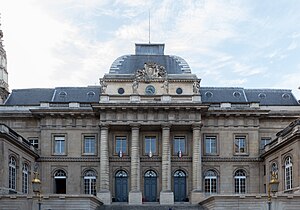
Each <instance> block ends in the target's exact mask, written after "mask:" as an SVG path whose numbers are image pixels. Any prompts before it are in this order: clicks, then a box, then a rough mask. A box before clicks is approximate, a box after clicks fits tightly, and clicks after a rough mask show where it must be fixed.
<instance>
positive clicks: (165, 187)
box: [159, 124, 174, 205]
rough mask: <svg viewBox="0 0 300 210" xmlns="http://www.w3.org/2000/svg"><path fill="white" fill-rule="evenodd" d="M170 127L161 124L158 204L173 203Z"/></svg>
mask: <svg viewBox="0 0 300 210" xmlns="http://www.w3.org/2000/svg"><path fill="white" fill-rule="evenodd" d="M170 127H171V125H169V124H166V125H163V126H162V174H161V177H162V191H161V192H160V199H159V200H160V204H165V205H167V204H174V194H173V192H172V191H171V149H170V148H171V145H170Z"/></svg>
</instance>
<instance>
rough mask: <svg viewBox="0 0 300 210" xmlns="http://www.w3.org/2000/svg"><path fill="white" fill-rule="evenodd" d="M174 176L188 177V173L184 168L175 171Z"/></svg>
mask: <svg viewBox="0 0 300 210" xmlns="http://www.w3.org/2000/svg"><path fill="white" fill-rule="evenodd" d="M174 177H186V174H185V173H184V171H182V170H178V171H175V173H174Z"/></svg>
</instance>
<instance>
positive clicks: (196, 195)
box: [190, 190, 205, 204]
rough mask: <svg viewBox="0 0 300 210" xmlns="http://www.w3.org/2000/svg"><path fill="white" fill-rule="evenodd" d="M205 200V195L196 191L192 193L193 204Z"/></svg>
mask: <svg viewBox="0 0 300 210" xmlns="http://www.w3.org/2000/svg"><path fill="white" fill-rule="evenodd" d="M204 198H205V195H204V193H203V192H201V191H198V190H194V191H192V193H191V200H190V202H191V204H198V203H199V202H201V201H203V200H204Z"/></svg>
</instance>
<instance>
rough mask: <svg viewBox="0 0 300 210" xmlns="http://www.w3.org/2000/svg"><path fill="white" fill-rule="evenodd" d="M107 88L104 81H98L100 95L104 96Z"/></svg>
mask: <svg viewBox="0 0 300 210" xmlns="http://www.w3.org/2000/svg"><path fill="white" fill-rule="evenodd" d="M106 88H107V84H106V83H105V81H104V80H102V79H100V93H101V94H104V93H105V91H106Z"/></svg>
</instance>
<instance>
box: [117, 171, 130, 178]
mask: <svg viewBox="0 0 300 210" xmlns="http://www.w3.org/2000/svg"><path fill="white" fill-rule="evenodd" d="M116 177H122V178H123V177H128V174H127V173H126V171H123V170H121V171H118V172H117V173H116Z"/></svg>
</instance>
